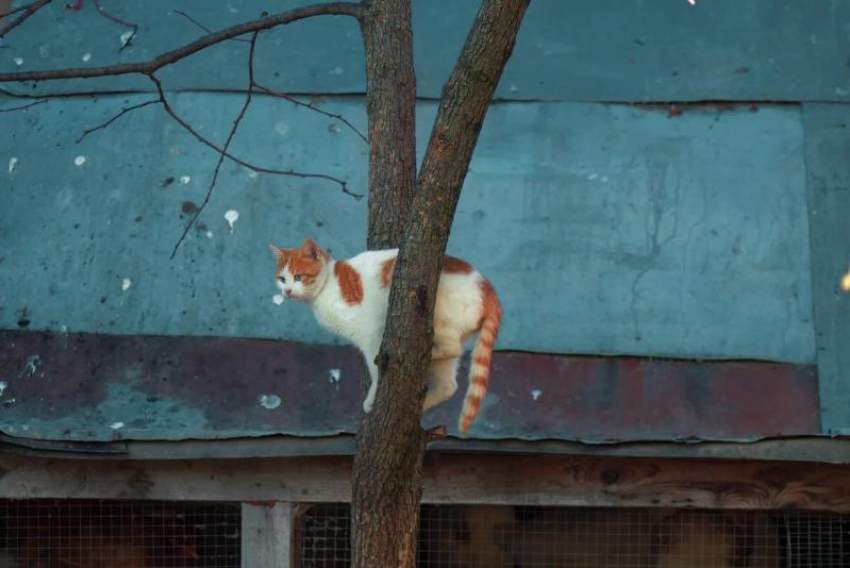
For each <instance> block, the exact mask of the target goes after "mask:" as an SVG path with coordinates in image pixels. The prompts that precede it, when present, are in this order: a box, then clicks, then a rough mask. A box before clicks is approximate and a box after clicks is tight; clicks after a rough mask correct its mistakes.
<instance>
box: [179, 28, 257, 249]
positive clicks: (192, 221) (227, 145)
mask: <svg viewBox="0 0 850 568" xmlns="http://www.w3.org/2000/svg"><path fill="white" fill-rule="evenodd" d="M259 33H260V32H254V33H253V35H251V47H250V48H248V89H247V91H246V92H247V94H246V95H245V102H244V103H243V104H242V108H241V109H239V114H238V115H237V116H236V120H234V121H233V127H231V129H230V134H228V135H227V140H226V141H225V142H224V147H223V148H222V149H221V152H219V154H218V162H217V163H216V165H215V170H214V171H213V176H212V181H210V186H209V187H208V188H207V194H206V195H205V196H204V201H203V202H202V203H201V206H200V207H198V209H197V210H196V211H195V215H194V216H193V217H192V218H191V219H190V220H189V222H188V223H186V227H185V228H184V229H183V234H181V235H180V238H179V239H178V240H177V243H176V244H175V245H174V250H173V251H171V258H174V255H176V254H177V249H178V248H180V244H181V243H182V242H183V241H184V240H185V239H186V235H187V234H189V230H190V229H191V228H192V226H193V225H194V224H195V221H196V220H197V219H198V217H200V215H201V213H203V211H204V209H205V208H206V206H207V204H208V203H209V202H210V197H212V192H213V188H215V182H216V181H218V172H219V171H220V170H221V164H222V163H223V162H224V156H225V154H227V149H228V148H230V142H231V141H232V140H233V137H234V136H236V129H237V128H239V123H240V122H242V119H243V118H244V117H245V113H246V112H247V111H248V106H249V105H250V104H251V95H253V93H254V49H255V48H256V47H257V36H258V35H259Z"/></svg>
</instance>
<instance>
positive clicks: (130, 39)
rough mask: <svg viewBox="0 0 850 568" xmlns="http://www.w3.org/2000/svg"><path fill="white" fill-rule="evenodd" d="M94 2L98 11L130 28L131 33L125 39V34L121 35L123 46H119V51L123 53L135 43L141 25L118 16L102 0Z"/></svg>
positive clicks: (108, 18)
mask: <svg viewBox="0 0 850 568" xmlns="http://www.w3.org/2000/svg"><path fill="white" fill-rule="evenodd" d="M92 1H93V2H94V9H95V10H97V13H98V14H100V15H101V16H103V17H104V18H106V19H107V20H109V21H111V22H115V23H116V24H118V25H121V26H124V27H125V28H130V30H131V32H130V35H129V36H128V37H127V38H126V39H125V38H124V36H123V35H122V36H121V47H119V48H118V53H121V52H122V51H124V50H125V49H127V48H128V47H130V46H131V45H133V40H134V39H135V38H136V32H137V31H139V26H138V25H136V24H134V23H133V22H128V21H127V20H124V19H121V18H119V17H118V16H116V15H114V14H111V13H109V12H107V11H106V10H105V9H104V8H103V6H101V5H100V0H92Z"/></svg>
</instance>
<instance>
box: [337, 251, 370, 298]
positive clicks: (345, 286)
mask: <svg viewBox="0 0 850 568" xmlns="http://www.w3.org/2000/svg"><path fill="white" fill-rule="evenodd" d="M334 275H335V276H336V280H337V282H339V291H340V293H342V299H343V300H345V303H346V304H348V305H349V306H355V305H357V304H359V303H360V302H362V301H363V281H362V280H361V279H360V274H359V273H358V272H357V271H356V270H355V269H354V268H352V267H351V265H350V264H348V263H347V262H345V261H344V260H339V261H337V263H336V264H335V265H334Z"/></svg>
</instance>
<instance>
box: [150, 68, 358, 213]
mask: <svg viewBox="0 0 850 568" xmlns="http://www.w3.org/2000/svg"><path fill="white" fill-rule="evenodd" d="M148 77H149V78H150V79H151V81H153V82H154V84H155V85H156V88H157V92H158V93H159V97H160V102H161V103H162V108H163V109H164V110H165V112H166V113H167V114H168V116H170V117H171V118H173V119H174V121H175V122H177V124H179V125H180V126H182V127H183V129H184V130H185V131H186V132H188V133H189V134H191V135H192V136H194V137H195V139H196V140H197V141H198V142H200V143H201V144H203V145H204V146H207V147H208V148H210V149H212V150H215V151H216V152H218V153H222V148H220V147H219V146H217V145H216V144H214V143H213V142H211V141H210V140H209V139H207V138H205V137H204V136H203V135H202V134H201V133H200V132H198V131H197V130H195V129H194V128H192V125H191V124H189V123H188V122H186V121H185V120H183V118H181V117H180V115H179V114H177V113H176V112H174V109H173V108H171V105H170V104H169V103H168V100H167V99H166V98H165V91H164V90H163V89H162V83H160V81H159V79H157V77H156V76H154V75H149V76H148ZM224 155H225V157H226V158H228V159H229V160H230V161H232V162H234V163H236V164H239V165H240V166H243V167H245V168H248V169H249V170H251V171H253V172H257V173H260V174H275V175H281V176H289V177H297V178H301V179H323V180H327V181H331V182H333V183H335V184H337V185H339V186H340V188H341V189H342V192H343V193H344V194H346V195H350V196H351V197H353V198H354V199H356V200H357V201H360V200H361V199H363V197H365V196H364V195H363V194H362V193H355V192H353V191H351V190H350V189H349V188H348V182H347V181H345V180H342V179H339V178H337V177H334V176H331V175H328V174H316V173H306V172H299V171H295V170H276V169H274V168H264V167H262V166H255V165H254V164H251V163H249V162H246V161H245V160H243V159H242V158H238V157H236V156H234V155H233V154H231V153H229V152H224Z"/></svg>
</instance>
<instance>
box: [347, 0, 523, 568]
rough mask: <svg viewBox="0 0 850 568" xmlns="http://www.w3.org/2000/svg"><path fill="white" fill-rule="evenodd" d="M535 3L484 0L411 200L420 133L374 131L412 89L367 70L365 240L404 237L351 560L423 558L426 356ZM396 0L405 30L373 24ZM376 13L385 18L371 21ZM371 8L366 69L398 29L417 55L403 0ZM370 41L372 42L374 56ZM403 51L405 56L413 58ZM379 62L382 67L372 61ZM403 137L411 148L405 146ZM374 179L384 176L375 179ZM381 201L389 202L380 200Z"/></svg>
mask: <svg viewBox="0 0 850 568" xmlns="http://www.w3.org/2000/svg"><path fill="white" fill-rule="evenodd" d="M528 3H529V0H483V2H482V4H481V7H480V9H479V12H478V14H477V16H476V18H475V23H474V24H473V27H472V31H471V32H470V34H469V36H468V38H467V41H466V44H465V45H464V47H463V50H462V53H461V55H460V58H459V60H458V63H457V65H456V67H455V69H454V71H453V72H452V75H451V77H450V79H449V81H448V83H447V84H446V86H445V88H444V90H443V96H442V100H441V102H440V107H439V110H438V113H437V119H436V121H435V124H434V128H433V131H432V133H431V139H430V141H429V144H428V148H427V150H426V154H425V160H424V162H423V165H422V171H421V172H420V174H419V178H418V182H417V184H416V191H415V193H413V194H412V195H413V197H412V202H411V200H410V197H409V195H408V194H407V191H408V186H407V185H406V184H407V182H408V179H407V177H406V176H407V175H408V170H407V169H406V168H407V166H408V164H409V163H408V162H407V161H405V160H406V159H407V158H409V157H410V155H411V153H412V154H413V155H414V156H415V146H414V143H415V142H414V139H413V138H412V136H411V137H407V136H408V135H409V134H410V130H408V129H406V128H405V129H404V131H403V134H404V137H401V138H400V137H397V136H389V137H387V136H382V138H381V140H382V142H381V143H378V141H377V139H376V138H375V136H376V135H380V134H379V133H378V132H377V130H378V129H379V128H380V125H381V124H384V125H385V126H386V125H387V124H388V123H389V122H393V121H394V120H396V118H397V117H396V116H393V115H390V116H375V117H373V116H372V115H373V113H380V112H386V109H397V108H398V105H401V106H404V107H405V108H406V103H405V104H401V101H400V97H405V96H407V93H408V91H407V87H408V86H409V83H404V84H402V85H401V91H402V92H403V94H401V95H397V96H393V95H389V94H388V93H386V92H384V91H383V89H384V88H389V87H390V86H391V85H389V84H387V83H385V82H382V81H381V77H380V76H377V77H372V78H370V79H367V85H369V86H370V87H371V88H375V89H378V93H377V95H378V96H379V100H382V101H384V103H381V104H377V103H375V102H370V104H369V108H368V110H369V115H370V117H369V124H370V128H369V133H370V153H371V154H373V155H372V156H371V157H370V162H369V163H370V174H369V179H370V188H369V191H370V207H369V243H370V246H371V245H372V244H373V243H375V244H377V245H381V244H383V243H391V244H395V243H397V242H398V241H395V240H394V239H395V238H396V236H398V235H403V239H402V240H401V247H400V248H401V250H400V252H399V259H398V263H397V265H396V270H395V277H394V279H393V284H392V288H391V291H390V304H389V311H388V314H387V323H386V328H385V330H384V340H383V345H382V347H381V352H380V355H379V356H378V361H377V363H378V367H379V372H380V381H379V386H378V394H377V398H376V403H375V407H374V408H373V410H372V412H371V413H369V414H366V415H364V417H363V420H362V421H361V424H360V428H359V429H358V433H357V454H356V456H355V460H354V478H353V494H352V517H351V518H352V531H353V533H352V534H353V538H352V548H353V554H352V557H353V558H352V560H353V563H352V566H353V567H354V568H381V567H387V568H408V567H413V566H415V564H416V558H415V556H416V537H417V532H418V531H417V528H418V520H419V503H420V500H421V497H422V459H423V455H424V451H425V445H426V443H427V434H426V433H425V432H424V431H423V430H422V428H421V427H420V426H419V420H420V416H421V413H422V403H423V401H424V396H425V391H426V386H427V382H426V374H427V370H428V366H429V363H430V355H431V341H432V335H433V328H432V324H433V313H434V301H435V297H436V294H435V292H436V289H437V282H438V279H439V274H440V269H441V266H442V258H443V254H444V252H445V248H446V242H447V240H448V235H449V230H450V228H451V223H452V218H453V217H454V212H455V208H456V206H457V202H458V198H459V196H460V189H461V186H462V185H463V180H464V178H465V177H466V172H467V170H468V167H469V161H470V159H471V157H472V151H473V150H474V148H475V144H476V142H477V140H478V134H479V132H480V130H481V125H482V123H483V121H484V116H485V114H486V112H487V108H488V107H489V104H490V101H491V100H492V98H493V93H494V91H495V88H496V85H497V84H498V81H499V78H500V77H501V74H502V70H503V69H504V65H505V63H506V62H507V59H508V57H510V54H511V51H512V49H513V45H514V42H515V40H516V33H517V31H518V29H519V24H520V22H521V21H522V17H523V15H524V13H525V9H526V8H527V6H528ZM390 4H394V5H395V7H396V8H398V10H399V11H398V12H394V13H393V16H394V17H393V18H390V20H392V21H393V23H394V24H397V23H398V22H397V21H396V20H395V17H396V16H402V15H403V17H404V18H405V20H406V21H407V22H408V26H407V27H398V28H395V27H391V28H390V29H387V30H383V29H381V28H379V27H376V25H377V22H380V21H383V20H381V17H385V16H386V15H387V13H386V12H381V11H380V10H379V9H378V6H379V5H383V9H384V10H386V9H388V7H389V5H390ZM402 4H404V5H405V6H404V8H403V12H402V6H401V5H402ZM375 10H377V11H378V12H379V13H380V16H378V17H376V19H374V20H373V19H371V18H373V17H374V16H373V14H372V12H373V11H375ZM369 12H370V13H369V14H367V15H366V16H365V18H364V22H363V30H364V36H366V39H365V42H366V50H367V74H371V73H373V72H374V71H373V67H372V66H373V64H374V65H376V64H375V63H374V60H375V58H376V57H378V55H379V54H380V53H381V50H382V49H385V48H387V47H388V46H391V45H397V43H396V42H397V41H400V39H401V38H400V36H401V35H404V34H407V35H406V40H405V41H407V42H408V43H407V44H406V45H405V46H403V47H402V49H401V53H405V54H406V53H412V45H411V43H410V41H411V40H412V35H410V34H409V30H410V28H409V21H410V20H409V15H410V12H409V2H408V1H404V2H402V1H401V0H387V1H386V2H373V3H372V4H371V7H370V11H369ZM402 30H403V31H402ZM370 36H373V37H371V38H370ZM370 46H371V47H370ZM370 49H372V50H374V52H373V53H372V54H371V55H370V53H369V51H370ZM394 56H398V53H396V54H395V55H394ZM404 60H405V61H407V57H406V56H405V57H404ZM382 67H383V66H381V65H376V68H377V69H382ZM378 75H380V74H378ZM411 76H412V75H411ZM392 88H393V89H395V88H398V85H393V86H392ZM369 96H370V98H371V97H372V96H373V93H372V92H370V93H369ZM387 100H395V101H396V105H393V104H387V102H386V101H387ZM405 100H406V99H405ZM382 109H384V110H382ZM391 112H398V110H391ZM412 117H413V111H412V110H411V111H410V113H409V114H406V113H403V114H402V115H401V118H402V120H403V121H404V120H406V119H407V118H411V119H412ZM382 120H383V121H388V122H385V123H382V122H381V121H382ZM373 125H374V126H375V128H374V129H373ZM396 126H397V125H396ZM410 128H412V124H411V126H410ZM396 132H397V131H396ZM385 144H386V145H385ZM404 144H407V145H408V146H407V147H401V146H403V145H404ZM385 152H386V153H394V157H392V158H388V157H387V156H374V154H375V153H385ZM396 159H398V161H396ZM414 164H415V162H414ZM378 167H389V168H395V169H393V170H391V171H392V172H394V173H388V172H380V173H378V172H374V171H372V170H371V168H378ZM393 176H400V177H393ZM373 183H381V184H382V185H381V186H380V187H376V186H374V185H372V184H373ZM376 192H380V193H376ZM378 196H380V197H378ZM380 199H386V200H387V201H385V202H378V201H379V200H380Z"/></svg>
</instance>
